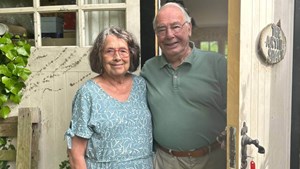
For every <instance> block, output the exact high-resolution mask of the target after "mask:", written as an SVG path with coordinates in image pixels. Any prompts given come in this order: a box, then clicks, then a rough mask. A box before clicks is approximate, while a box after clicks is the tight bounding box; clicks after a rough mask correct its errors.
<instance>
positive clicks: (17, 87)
mask: <svg viewBox="0 0 300 169" xmlns="http://www.w3.org/2000/svg"><path fill="white" fill-rule="evenodd" d="M2 83H4V84H5V87H6V88H7V89H8V90H9V91H10V92H11V93H13V94H15V95H17V94H18V93H19V92H20V91H21V90H22V88H23V87H25V84H24V83H22V82H18V80H17V79H14V78H8V77H6V76H3V77H2Z"/></svg>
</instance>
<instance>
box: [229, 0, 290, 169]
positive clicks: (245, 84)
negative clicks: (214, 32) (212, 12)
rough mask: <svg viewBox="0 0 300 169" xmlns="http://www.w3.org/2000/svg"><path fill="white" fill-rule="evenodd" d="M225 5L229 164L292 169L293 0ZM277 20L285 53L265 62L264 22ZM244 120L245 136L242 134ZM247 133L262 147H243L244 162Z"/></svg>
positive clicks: (233, 1) (236, 0) (254, 0)
mask: <svg viewBox="0 0 300 169" xmlns="http://www.w3.org/2000/svg"><path fill="white" fill-rule="evenodd" d="M228 9H229V21H228V23H229V24H228V90H227V92H228V102H227V105H228V109H227V112H228V116H227V117H228V119H227V120H228V122H227V124H228V125H227V136H228V137H227V141H228V144H227V150H228V151H227V158H228V164H227V168H228V169H239V168H243V167H241V166H242V165H244V166H245V168H250V162H251V161H253V162H255V164H256V168H259V169H282V168H290V131H291V95H292V63H293V59H292V58H293V57H292V56H293V52H292V51H293V9H294V1H293V0H288V1H285V0H275V1H268V0H267V1H260V0H252V1H248V0H246V1H240V0H230V1H229V7H228ZM278 22H280V27H281V30H282V31H283V33H284V35H285V37H286V53H285V55H284V58H283V60H281V61H280V62H278V63H276V64H267V63H266V62H264V60H263V59H262V54H261V53H260V52H259V51H258V48H259V47H260V46H259V43H258V41H259V38H260V36H261V32H262V30H263V29H264V28H265V27H266V26H267V25H269V24H272V23H274V24H277V23H278ZM262 45H266V44H262ZM243 124H246V126H247V127H248V131H247V133H246V135H241V132H242V131H243V130H242V129H243ZM243 134H245V133H243ZM243 136H244V137H243ZM245 136H247V137H249V138H251V139H252V140H256V139H257V140H258V141H259V145H260V146H262V147H263V148H264V150H265V153H263V154H260V153H259V152H258V150H259V149H258V147H256V146H255V145H254V144H249V145H246V154H247V156H246V163H244V162H245V160H244V162H242V161H243V158H242V154H243V153H245V152H243V150H245V149H244V148H245V147H244V148H243V146H242V141H243V139H245V138H246V137H245Z"/></svg>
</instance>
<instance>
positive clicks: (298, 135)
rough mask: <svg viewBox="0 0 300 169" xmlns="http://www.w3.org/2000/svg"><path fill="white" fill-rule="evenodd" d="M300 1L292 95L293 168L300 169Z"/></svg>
mask: <svg viewBox="0 0 300 169" xmlns="http://www.w3.org/2000/svg"><path fill="white" fill-rule="evenodd" d="M299 9H300V0H295V7H294V10H295V13H294V51H293V52H294V54H293V55H294V57H293V88H292V91H293V94H292V127H291V129H292V132H291V154H290V155H291V168H295V169H300V166H299V154H300V105H299V102H300V76H299V74H300V58H299V55H300V32H299V31H297V30H300V10H299Z"/></svg>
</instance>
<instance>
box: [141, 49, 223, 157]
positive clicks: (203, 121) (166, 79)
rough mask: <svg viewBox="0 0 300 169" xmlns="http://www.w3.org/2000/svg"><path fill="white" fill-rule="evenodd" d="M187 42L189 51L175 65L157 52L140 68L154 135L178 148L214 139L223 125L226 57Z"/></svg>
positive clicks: (166, 144)
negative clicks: (190, 50) (180, 62)
mask: <svg viewBox="0 0 300 169" xmlns="http://www.w3.org/2000/svg"><path fill="white" fill-rule="evenodd" d="M191 46H192V48H193V49H192V52H191V54H190V55H189V56H188V57H187V58H186V60H185V61H184V62H183V63H182V64H181V65H180V66H179V67H178V68H177V69H173V68H172V66H171V64H169V63H168V62H167V61H166V59H165V57H164V56H163V55H161V56H157V57H153V58H151V59H149V60H148V61H147V62H146V63H145V65H144V66H143V68H142V71H141V75H142V76H143V77H144V78H145V79H146V81H147V89H148V93H147V96H148V104H149V107H150V110H151V113H152V115H153V117H152V118H153V127H154V128H153V134H154V139H155V141H156V142H157V143H158V144H160V145H161V146H163V147H166V148H170V149H174V150H179V151H183V150H193V149H196V148H199V147H202V146H206V145H208V144H209V143H212V142H214V141H215V140H216V137H217V135H218V134H219V133H220V132H221V131H223V130H224V129H225V126H226V86H227V85H226V83H227V68H226V67H227V66H226V65H227V64H226V62H227V61H226V59H225V58H224V56H221V55H219V54H217V53H212V52H204V51H200V50H199V49H197V48H195V47H194V45H193V44H192V43H191Z"/></svg>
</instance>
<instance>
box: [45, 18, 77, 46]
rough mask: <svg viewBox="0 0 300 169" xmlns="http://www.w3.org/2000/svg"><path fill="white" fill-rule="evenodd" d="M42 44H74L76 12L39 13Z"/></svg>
mask: <svg viewBox="0 0 300 169" xmlns="http://www.w3.org/2000/svg"><path fill="white" fill-rule="evenodd" d="M41 32H42V45H43V46H70V45H71V46H72V45H76V13H75V12H65V13H46V14H42V15H41Z"/></svg>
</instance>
